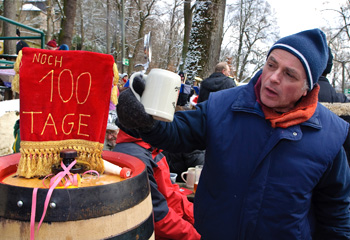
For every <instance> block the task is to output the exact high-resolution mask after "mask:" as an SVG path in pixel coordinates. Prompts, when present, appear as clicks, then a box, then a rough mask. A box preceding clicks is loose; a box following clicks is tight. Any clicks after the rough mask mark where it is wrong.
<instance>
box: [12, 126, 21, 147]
mask: <svg viewBox="0 0 350 240" xmlns="http://www.w3.org/2000/svg"><path fill="white" fill-rule="evenodd" d="M13 137H14V138H15V141H14V142H13V145H12V151H13V153H19V149H20V147H21V135H20V133H19V119H17V121H16V122H15V125H14V126H13Z"/></svg>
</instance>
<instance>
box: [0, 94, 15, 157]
mask: <svg viewBox="0 0 350 240" xmlns="http://www.w3.org/2000/svg"><path fill="white" fill-rule="evenodd" d="M16 112H19V99H14V100H6V101H0V156H3V155H7V154H11V153H12V144H13V142H14V140H15V139H14V137H13V126H14V125H15V123H16V120H17V119H18V118H19V116H18V115H17V114H16Z"/></svg>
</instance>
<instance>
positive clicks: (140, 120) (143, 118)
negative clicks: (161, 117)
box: [117, 76, 154, 130]
mask: <svg viewBox="0 0 350 240" xmlns="http://www.w3.org/2000/svg"><path fill="white" fill-rule="evenodd" d="M132 86H133V88H134V90H135V92H137V93H138V94H139V95H140V96H142V93H143V90H144V89H145V80H144V79H143V78H142V76H137V77H135V78H134V81H133V85H132ZM117 113H118V119H119V122H120V124H121V125H123V126H124V127H125V128H129V129H135V128H137V129H142V130H147V129H150V128H151V127H152V126H153V123H154V120H153V117H152V116H151V115H149V114H148V113H146V111H145V108H144V107H143V105H142V104H141V103H140V102H139V101H138V100H137V99H136V97H135V95H134V93H133V92H132V91H131V89H130V88H128V89H127V90H125V91H123V92H122V93H121V94H120V95H119V99H118V105H117Z"/></svg>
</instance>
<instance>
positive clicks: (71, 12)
mask: <svg viewBox="0 0 350 240" xmlns="http://www.w3.org/2000/svg"><path fill="white" fill-rule="evenodd" d="M76 9H77V0H64V5H63V12H64V16H63V17H62V20H61V31H60V35H59V44H67V45H68V46H69V49H70V48H71V45H72V38H73V30H74V20H75V14H76Z"/></svg>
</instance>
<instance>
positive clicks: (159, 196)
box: [113, 129, 201, 240]
mask: <svg viewBox="0 0 350 240" xmlns="http://www.w3.org/2000/svg"><path fill="white" fill-rule="evenodd" d="M126 132H128V133H126ZM113 151H115V152H121V153H125V154H129V155H132V156H134V157H137V158H139V159H140V160H142V161H143V162H144V163H145V164H146V167H147V172H148V177H149V182H150V187H151V195H152V204H153V213H154V222H155V227H154V230H155V239H157V240H158V239H184V240H185V239H189V240H196V239H200V238H201V236H200V235H199V233H198V232H197V231H196V229H195V228H194V226H193V224H194V217H193V203H192V202H190V201H188V199H187V196H186V195H184V194H183V193H182V192H181V191H180V187H179V185H177V184H172V183H171V180H170V170H169V166H168V163H167V161H166V158H165V156H164V155H163V154H162V150H159V149H156V148H153V147H152V146H151V145H149V144H148V143H146V142H144V141H143V140H142V139H141V138H139V137H138V134H137V132H136V131H132V130H125V129H124V131H123V130H122V129H120V130H119V133H118V136H117V145H116V146H115V148H114V149H113Z"/></svg>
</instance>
